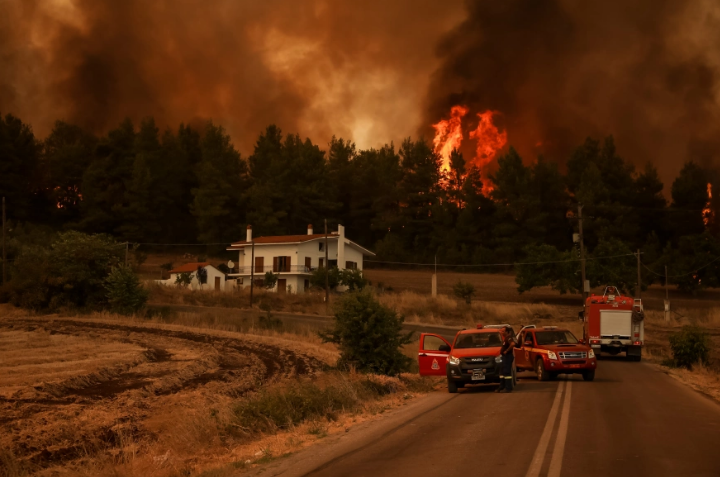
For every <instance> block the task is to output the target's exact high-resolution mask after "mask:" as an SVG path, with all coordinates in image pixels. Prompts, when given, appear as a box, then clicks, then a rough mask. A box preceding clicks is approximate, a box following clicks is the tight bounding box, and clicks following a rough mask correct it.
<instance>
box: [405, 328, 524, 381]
mask: <svg viewBox="0 0 720 477" xmlns="http://www.w3.org/2000/svg"><path fill="white" fill-rule="evenodd" d="M502 326H505V325H490V326H484V327H483V326H482V325H478V329H475V330H462V331H459V332H458V333H457V334H456V335H455V339H454V340H453V344H452V345H450V343H449V342H448V341H447V340H445V338H443V337H442V336H440V335H435V334H431V333H422V334H421V335H420V349H419V350H418V365H419V366H420V375H421V376H447V380H448V392H450V393H456V392H457V390H458V388H462V387H465V385H467V384H486V383H495V384H497V383H499V382H500V370H501V365H502V357H501V356H500V347H501V346H502V337H501V336H500V328H501V327H502ZM513 381H515V371H514V370H513Z"/></svg>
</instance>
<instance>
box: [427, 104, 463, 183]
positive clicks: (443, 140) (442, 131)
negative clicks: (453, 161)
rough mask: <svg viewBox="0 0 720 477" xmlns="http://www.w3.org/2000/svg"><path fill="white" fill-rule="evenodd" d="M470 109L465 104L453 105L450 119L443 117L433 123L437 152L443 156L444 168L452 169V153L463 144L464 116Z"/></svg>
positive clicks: (434, 142) (434, 143) (446, 169)
mask: <svg viewBox="0 0 720 477" xmlns="http://www.w3.org/2000/svg"><path fill="white" fill-rule="evenodd" d="M468 111H469V109H468V108H467V107H465V106H453V107H452V108H451V109H450V119H442V120H440V121H439V122H437V123H435V124H433V125H432V127H433V128H435V139H433V145H434V146H435V152H436V153H438V154H439V155H440V157H442V160H443V164H442V170H443V171H448V170H449V169H450V154H451V153H452V151H453V149H457V148H459V147H460V144H462V140H463V133H462V117H463V116H465V115H466V114H467V112H468Z"/></svg>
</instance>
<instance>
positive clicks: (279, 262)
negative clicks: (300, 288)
mask: <svg viewBox="0 0 720 477" xmlns="http://www.w3.org/2000/svg"><path fill="white" fill-rule="evenodd" d="M289 271H290V257H273V272H289Z"/></svg>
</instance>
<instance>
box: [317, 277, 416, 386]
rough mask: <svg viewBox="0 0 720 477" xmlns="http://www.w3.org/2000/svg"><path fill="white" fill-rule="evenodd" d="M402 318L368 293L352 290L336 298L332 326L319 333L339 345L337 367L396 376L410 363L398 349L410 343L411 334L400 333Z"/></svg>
mask: <svg viewBox="0 0 720 477" xmlns="http://www.w3.org/2000/svg"><path fill="white" fill-rule="evenodd" d="M403 321H404V318H403V317H402V316H398V314H397V313H396V312H395V311H393V310H391V309H390V308H387V307H385V306H383V305H381V304H380V302H378V301H377V300H376V299H375V298H374V297H373V296H372V294H371V293H370V292H367V291H360V292H353V293H348V294H346V295H344V296H343V297H342V298H341V299H340V300H339V301H338V303H337V304H336V308H335V324H334V328H333V329H331V330H330V331H326V332H322V333H320V336H321V338H322V339H323V341H324V342H330V343H335V344H337V345H338V347H339V348H340V360H339V361H338V366H339V367H343V368H345V367H351V366H353V367H355V369H357V370H358V371H365V372H372V373H379V374H387V375H396V374H398V373H400V372H402V371H404V370H406V369H408V366H409V365H410V362H411V360H410V358H408V357H407V356H405V355H403V353H402V352H401V350H400V348H401V347H402V346H403V345H405V344H408V343H410V341H411V339H410V337H411V335H412V333H403V332H402V324H403Z"/></svg>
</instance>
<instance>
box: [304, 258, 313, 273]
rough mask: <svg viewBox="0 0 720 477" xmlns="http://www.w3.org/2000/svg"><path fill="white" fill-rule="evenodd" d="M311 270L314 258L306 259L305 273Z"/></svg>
mask: <svg viewBox="0 0 720 477" xmlns="http://www.w3.org/2000/svg"><path fill="white" fill-rule="evenodd" d="M311 268H312V258H310V257H305V271H306V272H309V271H310V269H311Z"/></svg>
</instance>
